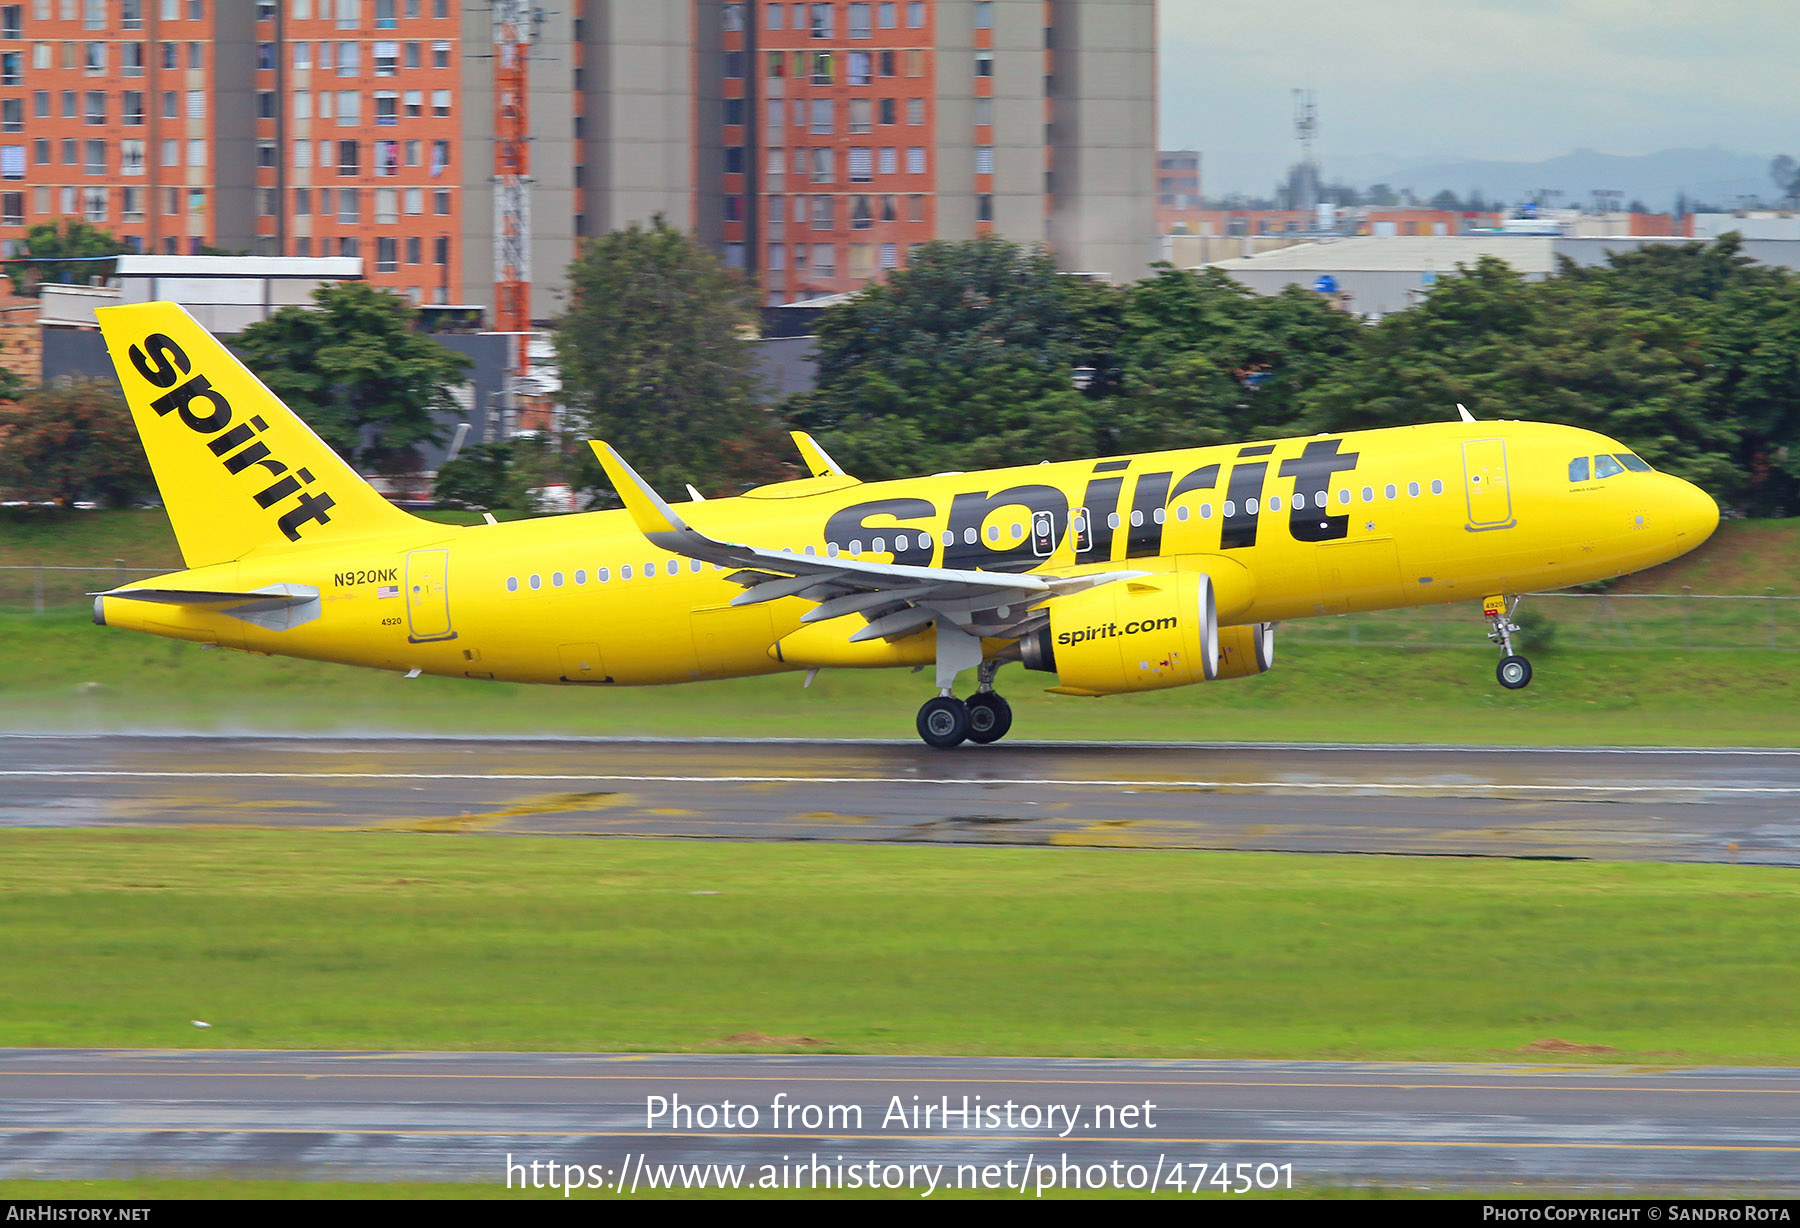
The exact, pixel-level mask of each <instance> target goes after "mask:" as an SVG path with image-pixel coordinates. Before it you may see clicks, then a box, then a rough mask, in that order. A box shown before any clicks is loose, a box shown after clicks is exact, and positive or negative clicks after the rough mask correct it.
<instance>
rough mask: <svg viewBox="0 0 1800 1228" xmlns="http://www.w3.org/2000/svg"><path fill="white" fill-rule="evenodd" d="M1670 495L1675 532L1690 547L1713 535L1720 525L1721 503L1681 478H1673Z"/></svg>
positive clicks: (1670, 508) (1670, 507) (1670, 509)
mask: <svg viewBox="0 0 1800 1228" xmlns="http://www.w3.org/2000/svg"><path fill="white" fill-rule="evenodd" d="M1673 481H1674V489H1673V490H1672V491H1671V492H1670V495H1669V511H1670V513H1671V517H1672V519H1673V520H1674V523H1675V534H1676V536H1677V537H1679V538H1681V539H1682V543H1683V545H1684V546H1685V547H1687V548H1688V549H1692V548H1693V547H1694V546H1698V545H1699V544H1700V543H1701V542H1703V541H1705V540H1706V539H1707V538H1709V537H1711V536H1712V534H1713V530H1714V529H1716V528H1718V527H1719V505H1718V504H1717V503H1715V502H1713V497H1712V496H1711V495H1709V494H1707V493H1706V492H1705V491H1704V490H1701V489H1700V488H1699V487H1698V486H1695V485H1694V484H1693V483H1692V482H1685V481H1683V480H1682V479H1680V478H1675V479H1673Z"/></svg>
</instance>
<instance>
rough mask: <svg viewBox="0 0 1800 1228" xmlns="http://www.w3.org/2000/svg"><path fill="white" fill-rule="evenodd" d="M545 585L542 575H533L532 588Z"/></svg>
mask: <svg viewBox="0 0 1800 1228" xmlns="http://www.w3.org/2000/svg"><path fill="white" fill-rule="evenodd" d="M543 586H544V579H543V577H542V576H533V577H531V587H532V588H542V587H543Z"/></svg>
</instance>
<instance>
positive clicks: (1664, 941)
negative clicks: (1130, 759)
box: [0, 831, 1800, 1065]
mask: <svg viewBox="0 0 1800 1228" xmlns="http://www.w3.org/2000/svg"><path fill="white" fill-rule="evenodd" d="M0 864H4V865H5V866H6V867H7V871H6V874H5V876H4V880H3V881H0V967H4V968H5V969H6V981H7V985H6V992H5V994H4V995H0V1046H14V1045H17V1046H75V1047H85V1046H101V1047H140V1046H142V1047H158V1048H168V1047H177V1048H202V1049H204V1048H324V1049H339V1048H342V1049H391V1048H402V1049H410V1048H423V1049H445V1050H449V1049H482V1050H598V1051H650V1052H667V1051H683V1052H687V1051H700V1052H717V1051H735V1050H745V1049H750V1050H763V1049H776V1050H797V1051H808V1052H837V1053H927V1054H933V1053H940V1054H1013V1055H1031V1054H1047V1055H1048V1054H1068V1055H1088V1056H1136V1057H1203V1058H1228V1057H1229V1058H1337V1059H1408V1060H1475V1061H1490V1060H1515V1061H1517V1060H1527V1059H1526V1058H1525V1057H1524V1056H1523V1054H1524V1053H1526V1052H1529V1051H1528V1050H1526V1049H1525V1047H1526V1046H1529V1045H1532V1044H1534V1043H1535V1042H1539V1041H1543V1040H1547V1039H1551V1038H1555V1039H1558V1040H1563V1041H1568V1042H1571V1043H1574V1044H1581V1045H1604V1046H1608V1047H1609V1048H1610V1049H1611V1050H1613V1051H1615V1052H1613V1053H1611V1054H1607V1055H1602V1056H1601V1057H1600V1058H1599V1059H1598V1060H1616V1061H1628V1062H1675V1061H1679V1062H1683V1063H1687V1062H1697V1063H1724V1064H1749V1065H1756V1064H1794V1063H1800V1032H1797V1031H1796V1030H1795V1029H1794V1028H1793V1026H1792V1021H1793V1019H1794V1018H1796V1016H1797V1015H1800V873H1796V872H1795V871H1793V870H1784V869H1772V868H1766V867H1762V868H1759V867H1734V866H1665V865H1655V864H1631V863H1617V864H1602V863H1543V862H1496V861H1469V860H1445V859H1389V858H1376V857H1292V856H1279V855H1257V854H1207V853H1191V852H1167V851H1142V852H1139V851H1132V852H1120V851H1107V850H1088V849H1058V850H1031V849H973V848H954V849H948V848H895V847H867V846H815V845H756V844H709V843H701V844H694V843H687V842H657V841H650V842H638V841H624V840H618V841H586V840H551V839H536V838H517V839H504V840H502V839H495V838H492V837H464V836H420V835H404V834H390V833H343V834H334V833H318V832H314V833H298V834H297V833H286V832H265V831H235V832H173V831H129V832H127V831H105V832H94V831H79V832H70V831H10V832H0ZM195 1019H200V1020H204V1021H206V1022H208V1023H210V1024H211V1025H212V1026H211V1028H209V1029H206V1030H198V1029H196V1028H194V1027H193V1026H192V1024H191V1022H190V1021H191V1020H195ZM745 1033H759V1034H762V1035H763V1036H765V1037H768V1038H774V1039H772V1040H769V1041H767V1043H762V1042H757V1043H749V1044H745V1043H734V1042H729V1041H726V1040H725V1039H723V1038H726V1037H731V1036H738V1035H742V1034H745ZM1549 1060H1553V1061H1566V1060H1569V1059H1568V1058H1566V1057H1561V1056H1556V1057H1552V1058H1550V1059H1549Z"/></svg>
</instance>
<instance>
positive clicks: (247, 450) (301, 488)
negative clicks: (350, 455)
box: [94, 303, 412, 567]
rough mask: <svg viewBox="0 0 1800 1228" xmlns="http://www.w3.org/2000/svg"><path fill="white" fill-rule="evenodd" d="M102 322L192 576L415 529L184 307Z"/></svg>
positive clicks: (133, 312) (146, 309)
mask: <svg viewBox="0 0 1800 1228" xmlns="http://www.w3.org/2000/svg"><path fill="white" fill-rule="evenodd" d="M94 314H95V316H96V317H97V318H98V320H99V321H100V332H101V334H102V335H103V336H104V337H105V339H106V348H107V350H108V352H109V353H110V354H111V355H112V360H113V366H114V367H115V368H116V369H117V370H118V373H119V383H120V385H121V386H122V387H123V388H124V389H125V400H126V401H127V402H128V403H129V404H130V406H131V416H132V418H133V419H134V420H135V421H136V423H137V429H138V435H139V437H141V438H142V439H143V441H144V452H145V453H146V454H147V455H148V456H149V458H150V469H151V472H152V473H154V474H155V475H156V485H157V489H159V490H160V491H162V497H163V506H164V507H166V508H167V509H168V512H169V520H170V522H171V523H172V524H173V525H174V528H175V539H176V541H177V542H179V543H180V545H181V554H182V557H183V558H184V559H185V560H186V561H187V565H188V566H189V567H205V566H207V565H209V564H213V563H224V562H229V561H230V560H232V559H237V558H241V557H243V556H244V555H245V554H248V553H249V552H250V551H252V550H255V549H258V548H259V547H263V546H283V545H286V544H287V543H289V542H306V543H312V542H316V541H322V540H327V539H330V538H332V537H338V538H349V537H366V536H369V535H371V534H378V533H385V532H397V531H402V530H404V529H405V528H406V527H407V526H408V525H409V524H411V523H412V517H410V516H408V515H407V514H406V513H405V512H403V511H401V510H400V509H399V508H397V507H395V506H394V505H393V504H391V503H389V502H388V501H387V500H386V499H384V498H382V497H381V496H380V495H379V494H377V493H376V491H375V489H374V488H373V487H371V486H370V485H369V484H368V483H367V482H365V481H363V479H362V478H361V477H360V476H359V475H358V474H357V472H356V471H355V470H354V469H352V468H350V466H349V465H347V464H345V463H344V462H343V461H342V460H341V459H340V458H339V457H338V455H337V453H335V452H333V451H332V450H331V449H330V448H329V447H327V446H326V445H325V442H324V441H323V440H322V439H320V438H319V437H318V436H317V435H315V434H313V432H312V429H311V428H310V427H308V426H307V425H306V423H304V422H302V421H301V420H300V419H299V418H298V417H296V416H295V414H294V412H293V411H292V410H291V409H289V408H288V407H287V406H285V405H283V404H282V403H281V402H280V400H278V399H277V398H276V396H275V394H274V393H272V392H270V391H269V390H268V389H267V388H265V387H263V385H262V382H261V381H260V380H258V379H257V378H256V377H255V376H254V375H252V374H250V372H249V371H248V370H246V369H245V367H244V364H243V363H241V362H239V361H238V360H237V358H236V357H235V356H233V355H232V353H231V352H230V351H229V350H227V349H226V348H225V347H224V346H223V345H221V344H220V343H219V342H218V340H216V339H215V338H214V337H213V335H212V334H211V333H209V332H207V331H206V330H205V329H204V328H202V327H200V325H199V323H198V322H197V321H195V319H194V317H192V316H190V315H189V314H188V313H187V312H186V311H185V310H184V309H183V308H182V307H181V306H179V305H178V304H175V303H135V304H132V305H130V306H125V307H102V308H100V309H98V310H97V311H96V312H95V313H94Z"/></svg>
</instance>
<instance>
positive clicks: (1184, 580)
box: [1019, 571, 1219, 695]
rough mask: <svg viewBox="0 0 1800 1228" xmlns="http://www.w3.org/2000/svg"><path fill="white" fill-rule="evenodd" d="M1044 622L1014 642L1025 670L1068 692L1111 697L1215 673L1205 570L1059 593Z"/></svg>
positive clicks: (1214, 619)
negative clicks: (1052, 679) (1047, 675)
mask: <svg viewBox="0 0 1800 1228" xmlns="http://www.w3.org/2000/svg"><path fill="white" fill-rule="evenodd" d="M1047 608H1048V612H1049V614H1050V625H1049V626H1048V627H1045V628H1043V629H1041V630H1039V631H1036V632H1034V633H1032V634H1031V635H1028V636H1026V637H1025V638H1024V639H1023V640H1021V641H1020V642H1019V653H1020V658H1021V659H1022V660H1023V662H1024V664H1025V668H1026V669H1037V670H1046V671H1049V672H1052V673H1055V674H1057V675H1059V676H1060V678H1061V682H1062V685H1061V686H1059V687H1056V688H1053V689H1055V690H1056V691H1058V692H1060V693H1062V694H1069V695H1117V694H1122V693H1126V692H1131V691H1154V690H1160V689H1162V688H1164V687H1172V686H1186V685H1188V684H1189V683H1193V682H1201V681H1203V680H1206V679H1210V678H1213V677H1216V676H1217V675H1218V670H1219V617H1218V606H1217V604H1216V602H1215V600H1214V596H1213V584H1212V578H1211V577H1210V576H1208V575H1207V574H1206V573H1204V572H1197V571H1183V572H1159V573H1157V574H1155V575H1149V576H1140V577H1138V578H1137V579H1135V580H1121V581H1118V582H1115V583H1112V584H1103V585H1101V586H1100V587H1098V588H1092V589H1088V590H1087V591H1085V592H1081V593H1075V594H1072V595H1070V596H1067V597H1059V598H1057V599H1056V600H1054V601H1052V602H1051V603H1050V604H1049V606H1048V607H1047Z"/></svg>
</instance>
